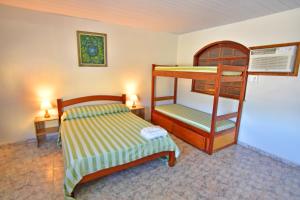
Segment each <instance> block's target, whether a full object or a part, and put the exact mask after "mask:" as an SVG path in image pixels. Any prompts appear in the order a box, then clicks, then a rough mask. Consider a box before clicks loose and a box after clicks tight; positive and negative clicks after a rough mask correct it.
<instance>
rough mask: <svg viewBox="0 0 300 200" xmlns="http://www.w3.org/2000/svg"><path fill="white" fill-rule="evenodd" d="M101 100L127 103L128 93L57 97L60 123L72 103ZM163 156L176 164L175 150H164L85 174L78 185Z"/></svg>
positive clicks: (170, 162)
mask: <svg viewBox="0 0 300 200" xmlns="http://www.w3.org/2000/svg"><path fill="white" fill-rule="evenodd" d="M101 100H107V101H120V102H122V103H123V104H125V103H126V95H125V94H122V96H109V95H95V96H85V97H79V98H75V99H69V100H62V99H57V110H58V116H59V124H60V122H61V121H60V120H61V116H62V114H63V112H64V108H65V107H68V106H72V105H75V104H79V103H84V102H89V101H101ZM163 156H169V160H168V165H169V166H170V167H173V166H174V165H175V162H176V158H175V152H174V151H163V152H159V153H155V154H152V155H149V156H146V157H144V158H141V159H138V160H135V161H132V162H129V163H126V164H123V165H118V166H115V167H111V168H107V169H103V170H99V171H96V172H94V173H91V174H88V175H85V176H84V177H83V178H82V179H81V181H80V182H79V183H78V184H77V185H79V184H83V183H87V182H89V181H93V180H95V179H98V178H101V177H103V176H107V175H110V174H113V173H115V172H118V171H121V170H124V169H128V168H130V167H134V166H137V165H140V164H143V163H145V162H148V161H151V160H155V159H157V158H160V157H163ZM76 187H77V186H76ZM74 190H75V189H74ZM74 190H73V193H72V196H74Z"/></svg>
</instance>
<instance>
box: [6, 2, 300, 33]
mask: <svg viewBox="0 0 300 200" xmlns="http://www.w3.org/2000/svg"><path fill="white" fill-rule="evenodd" d="M0 4H5V5H10V6H15V7H21V8H27V9H31V10H37V11H42V12H48V13H56V14H62V15H67V16H74V17H80V18H87V19H93V20H98V21H102V22H107V23H113V24H120V25H125V26H130V27H136V28H142V29H147V30H152V31H162V32H172V33H186V32H191V31H195V30H201V29H205V28H210V27H214V26H219V25H224V24H230V23H234V22H238V21H243V20H246V19H251V18H255V17H259V16H264V15H269V14H273V13H276V12H282V11H285V10H290V9H294V8H298V7H300V0H0Z"/></svg>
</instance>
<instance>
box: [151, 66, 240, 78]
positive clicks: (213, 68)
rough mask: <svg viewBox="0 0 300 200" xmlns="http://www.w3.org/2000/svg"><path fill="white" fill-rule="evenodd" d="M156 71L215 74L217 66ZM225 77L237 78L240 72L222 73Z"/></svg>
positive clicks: (168, 68)
mask: <svg viewBox="0 0 300 200" xmlns="http://www.w3.org/2000/svg"><path fill="white" fill-rule="evenodd" d="M155 70H157V71H178V72H203V73H217V70H218V67H217V66H177V67H155ZM223 75H225V76H239V75H241V72H233V71H224V72H223Z"/></svg>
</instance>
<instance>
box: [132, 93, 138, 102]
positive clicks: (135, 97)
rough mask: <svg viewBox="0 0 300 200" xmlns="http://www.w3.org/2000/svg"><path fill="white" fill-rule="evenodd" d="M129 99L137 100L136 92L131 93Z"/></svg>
mask: <svg viewBox="0 0 300 200" xmlns="http://www.w3.org/2000/svg"><path fill="white" fill-rule="evenodd" d="M130 100H131V101H137V100H138V97H137V96H136V94H133V95H131V96H130Z"/></svg>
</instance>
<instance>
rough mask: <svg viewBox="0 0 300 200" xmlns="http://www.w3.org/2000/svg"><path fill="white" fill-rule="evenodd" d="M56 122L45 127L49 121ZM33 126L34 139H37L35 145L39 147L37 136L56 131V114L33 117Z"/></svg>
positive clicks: (57, 127) (57, 128)
mask: <svg viewBox="0 0 300 200" xmlns="http://www.w3.org/2000/svg"><path fill="white" fill-rule="evenodd" d="M55 121H56V122H57V123H56V124H55V125H54V126H51V127H47V126H46V123H47V122H49V123H50V122H51V124H52V123H53V122H55ZM34 127H35V134H36V141H37V146H38V147H39V145H40V141H39V138H40V137H41V136H45V135H47V134H48V133H55V132H58V130H59V126H58V117H57V116H51V117H49V118H44V117H36V118H35V119H34Z"/></svg>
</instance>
